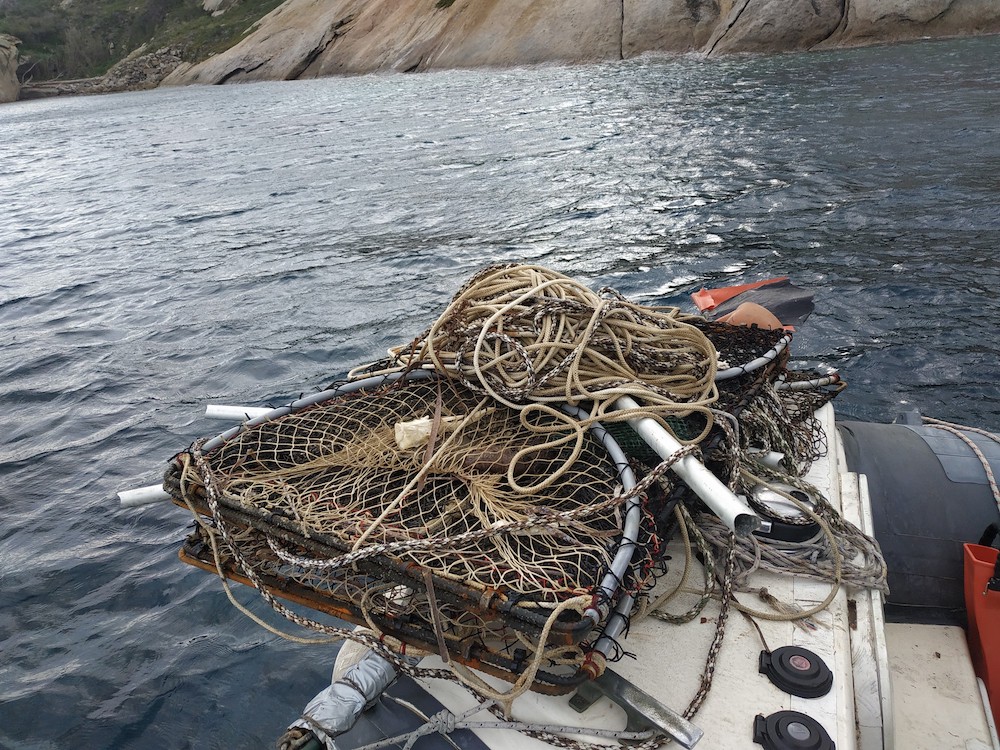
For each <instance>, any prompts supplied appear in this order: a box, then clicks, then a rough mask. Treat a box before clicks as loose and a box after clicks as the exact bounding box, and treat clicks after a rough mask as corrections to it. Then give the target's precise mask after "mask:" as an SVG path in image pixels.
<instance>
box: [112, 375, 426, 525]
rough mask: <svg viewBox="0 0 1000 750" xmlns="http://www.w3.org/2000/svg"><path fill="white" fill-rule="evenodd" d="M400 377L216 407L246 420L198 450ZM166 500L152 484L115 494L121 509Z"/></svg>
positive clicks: (388, 377) (365, 379)
mask: <svg viewBox="0 0 1000 750" xmlns="http://www.w3.org/2000/svg"><path fill="white" fill-rule="evenodd" d="M402 376H403V373H398V372H394V373H389V374H388V375H376V376H373V377H370V378H364V379H363V380H354V381H351V382H349V383H345V384H344V385H342V386H340V387H339V388H332V389H330V390H326V391H321V392H320V393H314V394H312V395H310V396H306V397H305V398H300V399H299V400H298V401H293V402H292V403H291V404H289V405H288V406H280V407H278V408H277V409H268V408H263V407H245V406H228V407H226V406H224V407H219V408H221V409H235V410H237V413H236V414H235V416H231V417H230V416H227V417H226V419H230V418H233V419H239V420H243V419H247V417H249V418H250V419H249V420H248V421H246V422H244V423H243V424H238V425H236V426H235V427H233V428H231V429H229V430H226V431H225V432H223V433H222V434H221V435H216V436H215V437H214V438H212V439H211V440H209V441H208V442H207V443H205V445H204V446H202V450H203V451H210V450H214V449H216V448H218V447H219V446H220V445H222V444H223V443H224V442H226V441H227V440H229V439H230V438H233V437H235V436H236V435H239V434H240V432H242V431H243V430H245V429H246V428H247V427H254V426H256V425H259V424H263V423H264V422H268V421H270V420H272V419H277V418H278V417H283V416H285V415H286V414H291V413H292V412H295V411H298V410H299V409H304V408H305V407H307V406H312V405H313V404H317V403H319V402H321V401H326V400H329V399H331V398H335V397H336V396H339V395H341V394H343V393H353V392H354V391H358V390H362V389H364V388H374V387H379V386H382V385H385V384H386V383H392V382H394V381H396V380H399V378H401V377H402ZM406 377H408V378H412V379H414V380H423V379H426V378H432V377H434V373H433V372H431V371H428V370H413V371H411V372H409V373H406ZM212 408H213V407H212V406H209V407H208V409H206V410H205V415H206V416H210V415H209V411H210V410H211V409H212ZM220 418H221V417H220ZM169 499H170V495H169V493H167V492H165V491H164V490H163V488H162V487H160V485H158V484H153V485H150V486H148V487H139V488H138V489H134V490H124V491H123V492H119V493H118V500H119V502H120V503H121V506H122V507H123V508H135V507H138V506H140V505H151V504H152V503H158V502H161V501H163V500H169Z"/></svg>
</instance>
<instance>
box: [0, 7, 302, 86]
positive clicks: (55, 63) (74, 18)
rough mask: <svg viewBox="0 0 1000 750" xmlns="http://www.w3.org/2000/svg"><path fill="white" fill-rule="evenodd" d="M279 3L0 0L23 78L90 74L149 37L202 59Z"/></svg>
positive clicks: (154, 44)
mask: <svg viewBox="0 0 1000 750" xmlns="http://www.w3.org/2000/svg"><path fill="white" fill-rule="evenodd" d="M281 2H282V0H240V2H238V4H236V5H235V6H234V7H232V8H230V9H229V10H227V11H226V12H225V13H223V14H221V15H218V16H214V17H213V16H212V15H211V14H210V13H208V12H206V11H205V10H204V9H203V8H202V5H201V2H200V1H199V0H0V33H6V34H11V35H12V36H15V37H17V38H18V39H20V40H21V42H22V43H21V48H20V53H21V55H20V56H21V65H20V67H19V76H20V77H21V78H22V80H23V79H33V80H35V81H41V80H50V79H54V78H84V77H88V76H95V75H100V74H102V73H104V72H105V71H106V70H107V69H108V68H110V67H111V66H112V65H114V64H115V63H116V62H118V61H119V60H121V59H122V58H124V57H125V56H126V55H128V54H129V53H130V52H132V51H133V50H134V49H136V48H138V47H140V46H141V45H143V44H146V45H147V50H148V51H154V50H156V49H159V48H161V47H174V48H177V49H179V50H180V52H181V55H182V57H183V58H184V59H185V60H189V61H192V62H198V61H200V60H204V59H205V58H207V57H209V56H210V55H213V54H215V53H217V52H221V51H222V50H224V49H227V48H229V47H231V46H232V45H233V44H235V43H236V42H238V41H239V39H240V38H241V37H242V36H243V34H244V33H245V32H246V31H247V30H248V29H249V27H251V26H252V25H253V24H254V23H255V22H256V21H257V20H258V19H260V18H261V17H262V16H264V15H265V14H267V13H268V12H270V11H271V10H273V9H274V8H276V7H277V6H278V5H280V4H281Z"/></svg>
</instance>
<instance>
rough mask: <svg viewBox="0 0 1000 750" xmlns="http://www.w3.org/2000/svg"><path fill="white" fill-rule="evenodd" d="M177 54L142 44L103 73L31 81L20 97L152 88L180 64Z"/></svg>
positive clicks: (168, 48) (105, 92) (172, 50)
mask: <svg viewBox="0 0 1000 750" xmlns="http://www.w3.org/2000/svg"><path fill="white" fill-rule="evenodd" d="M180 55H181V52H180V50H178V49H176V48H173V47H164V48H162V49H158V50H156V51H155V52H146V48H145V46H143V47H140V48H139V49H137V50H135V51H134V52H133V53H132V54H131V55H129V56H128V57H126V58H125V59H124V60H122V61H121V62H119V63H118V64H117V65H115V66H114V67H113V68H111V70H109V71H108V72H107V73H105V74H104V75H103V76H99V77H97V78H77V79H68V80H56V81H39V82H38V83H31V84H29V85H26V86H24V87H22V88H21V98H22V99H44V98H47V97H50V96H74V95H80V94H113V93H117V92H120V91H142V90H144V89H153V88H156V87H157V86H159V85H160V82H161V81H162V80H163V79H164V78H165V77H166V76H167V75H168V74H169V73H172V72H173V71H174V70H175V69H177V68H178V67H180V66H181V65H182V63H181V57H180ZM188 67H190V66H188Z"/></svg>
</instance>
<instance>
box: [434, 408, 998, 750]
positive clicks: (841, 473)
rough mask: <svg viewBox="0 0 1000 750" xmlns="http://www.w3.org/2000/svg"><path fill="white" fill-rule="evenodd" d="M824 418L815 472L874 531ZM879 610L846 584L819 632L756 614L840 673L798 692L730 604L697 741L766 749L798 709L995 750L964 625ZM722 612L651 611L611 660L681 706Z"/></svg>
mask: <svg viewBox="0 0 1000 750" xmlns="http://www.w3.org/2000/svg"><path fill="white" fill-rule="evenodd" d="M818 416H819V417H820V419H821V421H822V424H823V426H824V429H825V430H826V432H827V435H828V437H829V444H830V451H829V454H828V456H827V457H826V458H825V459H821V460H820V461H817V462H816V464H815V465H814V466H813V467H812V469H811V470H810V472H809V474H808V475H807V477H806V478H807V479H808V480H809V481H810V482H812V483H813V484H814V485H815V486H817V487H818V488H819V489H820V490H821V491H823V492H824V493H825V494H826V495H827V497H828V499H829V500H830V502H831V503H832V504H833V505H834V507H836V508H839V509H840V510H841V512H842V513H843V515H844V516H845V518H846V519H847V520H849V521H851V522H852V523H854V524H855V525H857V526H859V527H860V528H861V529H862V530H863V531H865V532H867V533H870V532H871V528H872V523H871V514H870V506H869V503H868V499H867V486H866V481H865V478H864V477H863V476H859V475H857V474H852V473H849V472H847V471H846V468H845V467H846V463H845V462H844V459H843V454H842V451H841V450H840V447H839V442H838V440H837V432H836V429H835V426H834V414H833V409H832V407H830V406H829V405H828V406H826V407H824V408H823V409H822V410H821V411H820V412H818ZM674 560H676V561H677V563H676V564H675V566H674V567H675V568H676V570H675V572H674V575H676V576H678V577H679V575H680V568H682V567H683V565H682V562H681V561H682V560H683V551H681V550H680V549H678V550H677V551H676V554H675V555H674ZM700 575H701V572H700V570H697V571H695V573H694V576H696V577H697V576H700ZM676 580H677V579H676V578H675V579H673V581H672V580H671V578H670V576H667V577H666V579H665V580H663V581H661V582H660V585H661V586H663V587H664V588H665V590H666V587H669V586H671V585H672V583H673V582H676ZM692 580H693V581H695V580H696V578H695V579H692ZM754 580H755V583H756V585H760V586H765V587H767V589H768V590H769V591H770V592H771V594H773V595H774V596H775V597H776V598H777V599H779V600H781V601H786V602H792V603H794V604H796V605H798V606H799V607H803V608H806V607H810V606H812V605H813V604H818V603H820V602H822V601H823V600H824V599H825V598H826V597H827V594H828V593H829V590H830V587H829V585H828V584H826V583H822V582H819V581H815V580H812V579H809V578H805V577H793V576H779V575H776V574H772V573H759V574H757V575H756V576H755V579H754ZM692 596H693V595H692ZM739 599H740V601H741V603H743V604H745V605H748V606H751V607H753V608H754V609H766V607H765V606H764V605H763V604H762V603H761V602H760V601H757V600H756V597H751V596H749V595H747V594H743V595H741V596H740V597H739ZM751 599H753V600H751ZM686 608H687V603H686V602H684V601H677V602H673V603H672V604H671V606H670V609H671V611H683V610H684V609H686ZM882 613H883V606H882V595H881V594H879V593H877V592H870V591H867V590H849V589H847V588H846V587H842V588H841V590H840V591H838V592H837V595H836V596H835V598H834V599H833V601H832V603H831V604H830V605H829V606H828V607H827V608H826V609H824V610H822V611H821V612H820V613H818V614H817V615H815V617H814V618H813V619H814V621H815V622H816V624H817V627H815V628H814V629H809V628H804V627H802V626H800V625H796V624H793V623H791V622H782V621H768V620H764V619H760V618H758V619H757V622H758V625H759V627H760V629H761V633H762V634H763V638H764V640H765V641H766V643H767V647H768V648H769V649H770V650H772V651H773V650H775V649H777V648H778V647H780V646H786V645H795V646H801V647H804V648H807V649H809V650H810V651H813V652H814V653H816V654H817V655H819V656H820V657H821V658H822V659H823V660H824V662H825V663H826V665H827V666H828V667H829V668H830V669H831V670H832V671H833V674H834V679H833V686H832V689H831V690H830V692H829V693H827V694H826V695H824V696H822V697H818V698H800V697H795V696H791V695H789V694H788V693H786V692H784V691H783V690H782V689H780V688H778V687H776V686H775V685H772V684H771V682H770V681H769V680H768V678H767V677H766V676H765V675H763V674H761V673H760V672H759V669H758V664H759V655H760V652H761V650H762V649H763V648H764V646H763V644H762V642H761V634H759V633H758V631H757V629H756V628H755V627H754V625H753V623H752V622H751V621H750V620H749V619H748V618H747V617H744V616H742V615H741V614H740V613H738V612H735V611H732V612H731V614H730V617H729V621H728V624H727V628H726V636H725V640H724V642H723V645H722V648H721V650H720V652H719V654H718V660H717V663H716V668H715V673H714V682H713V685H712V689H711V692H710V693H709V695H708V697H707V698H706V700H705V702H704V704H703V705H702V707H701V709H700V711H699V712H698V713H697V715H696V716H695V717H694V719H693V722H694V724H696V725H697V726H698V727H700V728H701V729H702V730H704V737H703V739H702V740H701V742H700V743H699V745H698V747H699V748H702V749H703V750H714V749H719V750H734V749H736V748H754V747H760V746H759V745H755V744H754V740H753V736H754V720H755V717H756V716H758V715H764V716H768V715H771V714H773V713H775V712H778V711H787V710H791V711H797V712H800V713H802V714H805V715H806V716H808V717H811V718H812V719H814V720H816V721H817V722H818V723H819V724H820V725H821V726H822V727H823V728H824V729H825V730H826V732H827V733H828V734H829V736H830V738H831V739H832V740H833V742H834V743H835V746H836V747H837V748H840V750H849V749H850V748H858V749H859V750H891V749H892V748H896V747H898V748H920V747H928V748H930V747H933V748H935V749H936V750H937V749H939V748H950V747H954V748H962V749H963V750H982V749H984V748H986V749H988V748H993V747H994V741H993V737H992V736H991V733H990V726H989V724H988V723H987V719H986V712H985V711H984V709H983V705H982V700H981V697H980V693H979V690H978V686H977V683H976V681H975V677H974V675H972V671H971V665H970V664H969V661H968V651H967V648H965V651H964V652H963V651H962V648H964V638H961V639H959V636H961V635H962V633H961V631H960V630H959V631H958V633H957V634H956V633H951V632H949V633H943V632H936V631H935V632H934V633H932V632H931V631H930V630H920V629H919V626H917V627H913V626H910V627H901V626H894V625H893V626H888V627H887V626H886V624H885V622H884V620H883V614H882ZM718 614H719V603H718V602H710V603H709V605H708V606H707V607H706V608H705V610H704V611H703V612H702V614H701V616H700V617H697V618H695V619H694V620H693V621H692V622H690V623H687V624H684V625H673V624H669V623H665V622H663V621H661V620H657V619H654V618H645V619H642V620H640V621H636V622H633V624H632V627H631V629H630V631H629V633H628V637H627V639H626V640H625V641H624V644H623V645H624V647H625V648H626V649H627V651H628V652H630V653H631V654H634V658H629V657H626V658H624V659H622V660H620V661H618V662H615V663H614V664H612V665H610V666H611V668H612V669H614V671H616V672H617V673H619V674H620V675H622V676H623V677H624V678H626V679H627V680H629V681H631V682H632V683H634V684H635V685H636V686H638V687H639V688H640V689H641V690H643V691H645V692H646V693H648V694H649V695H651V696H652V697H654V698H655V699H657V700H658V701H660V702H661V703H663V704H665V705H666V706H669V707H670V708H672V709H673V710H675V711H677V712H678V713H680V712H683V710H684V709H685V707H686V706H687V705H688V704H689V702H690V701H691V699H692V698H693V697H694V696H695V694H696V693H697V691H698V689H699V685H700V682H701V679H702V674H703V671H704V667H705V660H706V656H707V654H708V651H709V646H710V644H711V642H712V639H713V636H714V633H715V630H716V622H717V618H718ZM937 630H940V629H937ZM952 630H956V629H952ZM887 640H888V641H889V643H887ZM932 649H933V650H932ZM928 654H931V655H932V656H930V657H929V656H928ZM935 654H940V657H938V656H936V655H935ZM931 659H933V661H931ZM437 664H438V660H437V659H436V657H429V658H428V659H426V660H425V661H424V665H425V666H436V665H437ZM486 679H487V681H488V682H490V683H491V684H494V685H495V686H497V687H498V688H501V689H505V687H506V686H505V684H504V683H502V682H500V681H499V680H495V679H491V678H486ZM426 687H427V689H428V690H429V691H430V692H432V693H433V694H434V695H435V697H437V698H438V700H440V701H441V702H442V703H443V704H444V705H445V706H447V707H448V708H449V710H451V711H452V712H454V713H456V714H458V713H460V712H462V711H465V710H467V709H469V708H470V707H471V706H472V705H473V703H472V702H471V699H470V698H469V696H468V694H467V693H466V692H465V691H464V690H463V689H462V688H460V687H458V686H456V685H453V684H448V683H442V682H435V683H434V684H427V685H426ZM893 695H896V700H895V702H894V701H893V697H892V696H893ZM514 715H515V717H516V718H518V719H520V720H522V721H526V722H538V723H545V724H565V725H575V726H591V727H599V728H614V729H623V728H624V727H625V723H626V716H625V713H624V711H623V710H622V709H621V708H619V707H618V706H617V705H615V704H613V703H612V702H611V701H610V700H609V699H607V698H601V699H600V700H598V701H597V703H595V704H594V705H593V706H591V707H590V708H589V709H588V710H586V711H585V712H584V713H577V712H576V711H574V710H573V709H572V708H571V707H570V705H569V696H561V697H549V696H541V695H537V694H534V693H531V694H527V695H525V696H522V697H521V698H519V699H518V700H517V701H516V702H515V704H514ZM482 718H488V717H482ZM477 734H479V735H480V737H481V738H482V739H483V740H484V741H485V742H486V744H487V745H489V746H490V747H492V748H524V749H525V750H528V749H529V748H548V747H551V746H550V745H546V744H544V743H542V742H540V741H537V740H534V739H531V738H529V737H526V736H524V735H520V734H515V733H513V732H511V731H508V730H479V731H477Z"/></svg>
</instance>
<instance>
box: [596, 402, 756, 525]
mask: <svg viewBox="0 0 1000 750" xmlns="http://www.w3.org/2000/svg"><path fill="white" fill-rule="evenodd" d="M615 407H616V408H618V409H622V410H625V409H638V408H639V404H637V403H636V402H635V401H634V400H633V399H631V398H629V397H628V396H622V397H620V398H619V399H618V400H617V401H615ZM627 421H628V424H629V426H630V427H631V428H632V429H633V430H635V431H636V432H637V433H638V434H639V437H641V438H642V439H643V440H644V441H645V442H646V445H648V446H649V447H650V448H652V449H653V450H654V451H656V453H657V454H658V455H659V456H660V457H661V458H663V459H667V458H670V457H671V456H672V455H673V454H674V453H676V452H677V451H679V450H680V449H681V447H682V446H681V444H680V443H679V442H677V439H676V438H674V436H673V435H671V434H670V433H669V432H667V431H666V430H665V429H664V428H663V426H662V425H660V423H659V422H657V421H656V420H655V419H652V418H650V417H635V418H633V419H629V420H627ZM671 468H672V469H673V471H674V473H675V474H677V476H679V477H680V478H681V479H682V480H684V483H685V484H686V485H687V486H688V487H690V488H691V489H692V490H694V493H695V494H696V495H697V496H698V497H700V498H701V499H702V501H703V502H704V503H705V505H707V506H708V507H709V508H711V509H712V512H714V513H715V515H717V516H718V517H719V519H720V520H721V521H722V522H723V523H724V524H725V525H726V526H727V527H728V528H729V530H730V531H732V532H733V533H735V534H736V535H737V536H747V535H748V534H750V533H751V532H753V531H754V529H757V528H759V527H760V518H759V517H758V516H757V514H756V513H754V512H753V511H752V510H750V508H749V507H748V506H747V505H746V504H745V503H743V502H742V501H741V500H740V499H739V498H738V497H736V495H735V494H733V492H732V490H730V489H729V488H728V487H726V485H724V484H723V483H722V482H720V481H719V478H718V477H716V476H715V474H713V473H712V472H710V471H709V470H708V469H706V468H705V465H704V464H703V463H702V462H701V461H699V460H698V459H697V458H695V457H694V456H685V457H684V458H682V459H681V460H680V461H677V462H676V463H675V464H674V465H673V466H672V467H671Z"/></svg>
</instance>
